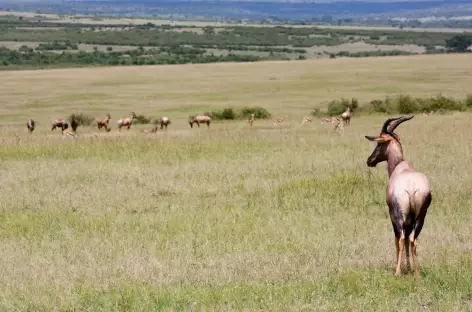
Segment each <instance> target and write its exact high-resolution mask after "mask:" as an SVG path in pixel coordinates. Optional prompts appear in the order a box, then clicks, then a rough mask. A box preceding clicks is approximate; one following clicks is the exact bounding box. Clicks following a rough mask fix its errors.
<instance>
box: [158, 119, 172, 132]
mask: <svg viewBox="0 0 472 312" xmlns="http://www.w3.org/2000/svg"><path fill="white" fill-rule="evenodd" d="M158 124H159V125H160V126H161V128H160V129H161V130H162V129H163V128H164V127H165V128H166V131H167V126H168V125H170V119H169V117H165V116H164V117H161V118H159V121H158ZM156 130H157V128H156Z"/></svg>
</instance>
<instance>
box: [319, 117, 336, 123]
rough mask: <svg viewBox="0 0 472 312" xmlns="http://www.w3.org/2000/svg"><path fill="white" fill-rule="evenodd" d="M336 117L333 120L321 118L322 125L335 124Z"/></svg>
mask: <svg viewBox="0 0 472 312" xmlns="http://www.w3.org/2000/svg"><path fill="white" fill-rule="evenodd" d="M335 120H336V119H335V117H332V118H326V117H320V121H321V123H334V121H335Z"/></svg>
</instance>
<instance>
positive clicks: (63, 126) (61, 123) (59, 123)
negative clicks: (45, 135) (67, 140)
mask: <svg viewBox="0 0 472 312" xmlns="http://www.w3.org/2000/svg"><path fill="white" fill-rule="evenodd" d="M56 128H61V132H64V130H66V129H67V128H69V123H68V122H67V121H65V120H64V119H62V118H59V119H56V120H54V121H53V122H52V128H51V131H52V130H54V129H56Z"/></svg>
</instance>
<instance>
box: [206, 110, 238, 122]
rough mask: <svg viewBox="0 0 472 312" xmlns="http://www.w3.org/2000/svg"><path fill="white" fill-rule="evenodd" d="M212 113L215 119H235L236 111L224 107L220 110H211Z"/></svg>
mask: <svg viewBox="0 0 472 312" xmlns="http://www.w3.org/2000/svg"><path fill="white" fill-rule="evenodd" d="M211 113H212V115H213V117H212V118H213V119H217V120H233V119H236V113H235V112H234V110H233V109H232V108H225V109H223V110H221V111H213V112H211Z"/></svg>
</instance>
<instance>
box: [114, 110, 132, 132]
mask: <svg viewBox="0 0 472 312" xmlns="http://www.w3.org/2000/svg"><path fill="white" fill-rule="evenodd" d="M135 118H136V114H135V113H134V112H132V113H131V116H130V117H128V118H125V119H120V120H118V121H117V124H118V131H121V127H127V128H128V129H127V130H129V128H131V125H132V124H133V119H135Z"/></svg>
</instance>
